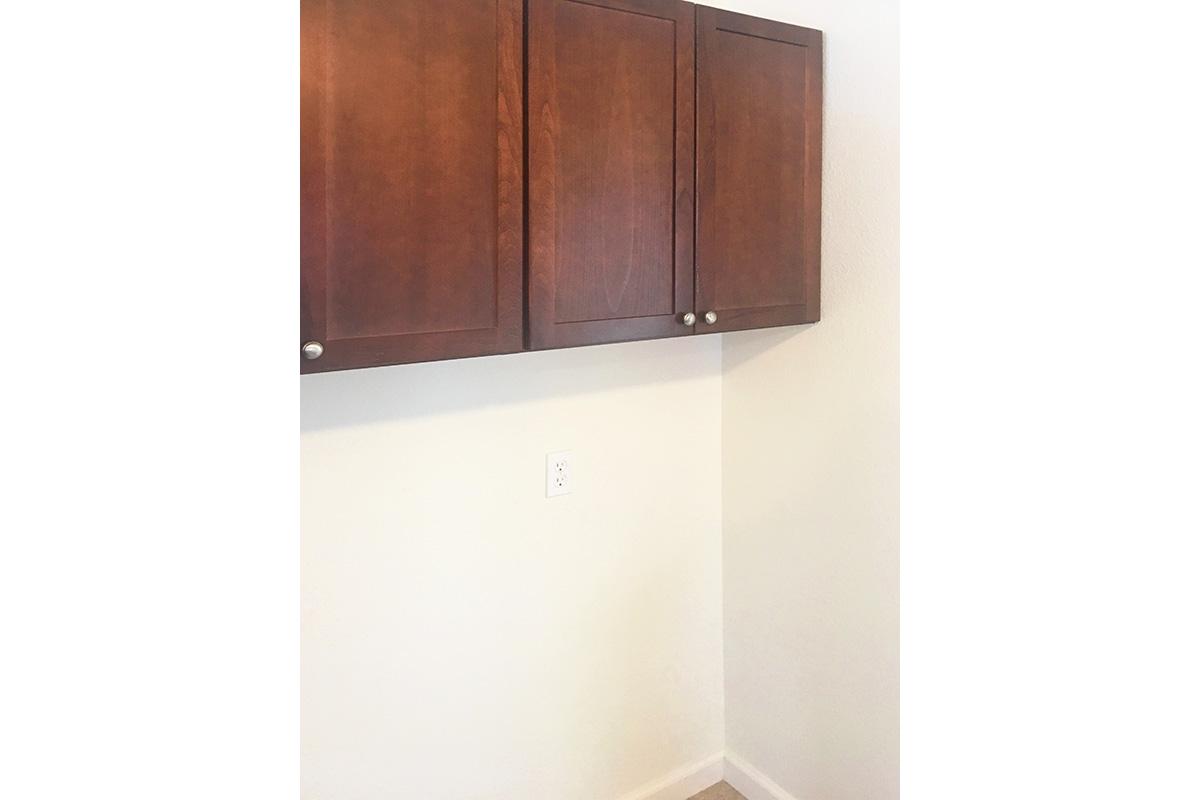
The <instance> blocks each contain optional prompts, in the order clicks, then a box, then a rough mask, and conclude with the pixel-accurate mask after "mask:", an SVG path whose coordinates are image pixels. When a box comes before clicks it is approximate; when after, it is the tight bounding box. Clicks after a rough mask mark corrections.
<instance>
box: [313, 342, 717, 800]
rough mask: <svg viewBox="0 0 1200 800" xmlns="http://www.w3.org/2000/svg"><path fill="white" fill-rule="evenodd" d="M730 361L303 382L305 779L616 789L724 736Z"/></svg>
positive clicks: (707, 346) (589, 359)
mask: <svg viewBox="0 0 1200 800" xmlns="http://www.w3.org/2000/svg"><path fill="white" fill-rule="evenodd" d="M720 361H721V342H720V339H719V337H715V336H709V337H703V338H700V337H697V338H696V339H693V340H673V341H663V342H650V343H639V344H625V345H615V346H608V347H593V348H585V349H580V350H569V351H559V352H553V353H531V354H520V355H514V356H501V357H494V358H485V359H474V360H469V361H459V362H445V363H437V364H426V365H413V366H404V367H392V368H385V369H375V370H362V371H355V372H345V373H335V374H326V375H312V376H306V377H304V378H302V379H301V400H302V436H301V491H302V506H301V519H302V539H303V541H302V568H301V569H302V574H301V581H302V593H303V603H304V615H303V621H302V654H301V655H302V703H301V706H302V718H303V719H302V759H303V760H302V763H303V774H302V785H303V796H304V797H305V798H308V799H309V800H317V798H320V799H321V800H334V799H336V800H380V798H384V797H412V798H437V799H438V800H456V799H458V798H464V799H465V798H487V799H488V800H532V799H533V798H554V800H597V799H599V800H616V798H618V797H621V796H623V795H625V794H627V793H629V792H632V791H634V790H635V789H637V787H639V786H641V785H643V784H646V783H650V782H653V781H656V780H658V779H659V778H662V777H663V776H664V775H666V774H667V773H669V772H671V771H673V770H676V769H679V768H681V767H684V766H686V765H688V764H692V763H695V762H698V761H701V760H703V759H706V758H708V757H710V756H713V755H716V754H719V753H720V752H721V749H722V745H723V718H722V658H721V596H720V593H721V562H720V559H721V538H720V537H721V482H720V471H721V452H720V448H721V439H720V435H721V434H720V431H721V377H720ZM559 449H571V450H573V451H574V456H575V461H574V467H575V475H574V480H575V490H574V493H573V494H572V495H570V496H568V497H562V498H555V499H553V500H547V499H545V497H544V496H543V495H544V477H543V476H544V457H545V454H546V453H548V452H551V451H554V450H559Z"/></svg>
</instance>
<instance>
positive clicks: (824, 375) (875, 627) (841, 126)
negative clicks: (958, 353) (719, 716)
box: [713, 0, 900, 800]
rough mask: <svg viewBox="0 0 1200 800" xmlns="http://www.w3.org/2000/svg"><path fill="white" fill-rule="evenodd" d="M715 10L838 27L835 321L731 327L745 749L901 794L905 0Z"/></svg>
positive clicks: (830, 203)
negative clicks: (901, 5) (901, 7)
mask: <svg viewBox="0 0 1200 800" xmlns="http://www.w3.org/2000/svg"><path fill="white" fill-rule="evenodd" d="M713 5H717V6H721V7H724V8H728V9H730V10H735V11H742V12H744V13H748V14H754V15H757V16H762V17H768V18H772V19H778V20H782V21H784V22H792V23H796V24H799V25H805V26H808V27H813V28H820V29H822V30H823V31H824V32H825V138H824V146H825V150H824V159H825V160H824V176H823V190H824V214H823V241H822V244H823V260H822V265H823V274H822V284H823V291H822V321H821V322H820V323H818V324H816V325H812V326H807V327H804V328H792V329H779V330H774V331H757V332H745V333H737V334H729V335H727V336H726V337H725V340H724V359H723V360H724V380H723V415H722V417H723V424H724V428H723V459H724V460H723V470H722V472H723V486H724V489H723V492H724V495H723V496H724V531H723V536H724V575H725V668H726V684H725V697H726V719H727V725H726V744H727V748H728V750H729V752H730V753H731V754H735V755H736V756H737V757H738V758H740V759H741V760H742V761H743V762H745V763H746V764H749V765H751V766H752V767H753V768H754V769H756V770H757V771H758V772H760V773H762V774H763V775H765V776H766V777H768V778H769V779H770V780H771V781H773V782H774V783H775V784H778V785H779V786H780V787H782V789H784V790H786V792H787V793H789V794H791V795H793V796H794V797H796V798H800V800H841V799H842V798H845V799H846V800H850V799H851V798H853V800H887V799H888V798H894V797H896V796H897V795H898V771H899V768H898V750H899V745H898V736H899V711H898V706H899V700H898V641H899V633H898V614H897V601H898V582H899V578H898V576H899V556H898V538H899V492H900V479H899V347H898V331H899V317H898V307H899V274H898V262H899V254H898V250H899V76H898V71H899V62H898V58H899V56H898V35H899V33H898V24H897V4H896V3H895V2H894V0H854V1H853V2H847V0H757V1H756V0H740V1H739V2H715V3H713Z"/></svg>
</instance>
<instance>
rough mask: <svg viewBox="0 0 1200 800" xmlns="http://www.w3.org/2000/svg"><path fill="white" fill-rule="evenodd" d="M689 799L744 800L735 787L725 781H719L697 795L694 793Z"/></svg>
mask: <svg viewBox="0 0 1200 800" xmlns="http://www.w3.org/2000/svg"><path fill="white" fill-rule="evenodd" d="M691 800H746V798H745V797H743V796H742V795H741V794H739V793H738V791H737V789H734V788H733V787H732V786H730V785H729V784H728V783H726V782H725V781H721V782H720V783H718V784H717V785H716V786H710V787H708V788H707V789H705V790H704V791H703V792H701V793H700V794H698V795H695V796H693V797H692V798H691Z"/></svg>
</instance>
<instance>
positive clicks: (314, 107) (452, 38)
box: [300, 0, 524, 372]
mask: <svg viewBox="0 0 1200 800" xmlns="http://www.w3.org/2000/svg"><path fill="white" fill-rule="evenodd" d="M301 37H302V38H301V332H300V333H301V342H304V341H308V340H316V341H320V342H322V344H323V345H324V347H325V353H324V355H323V356H322V357H321V358H320V359H317V360H315V361H306V360H303V359H302V360H301V370H302V371H303V372H318V371H327V370H333V369H346V368H353V367H366V366H377V365H381V364H396V363H405V362H411V361H424V360H432V359H442V358H457V357H464V356H474V355H484V354H489V353H501V352H512V351H515V350H520V349H521V346H522V331H523V302H522V296H523V263H522V262H523V255H524V254H523V224H524V219H523V214H524V201H523V191H524V176H523V158H524V154H523V151H524V140H523V119H522V110H523V96H522V85H523V81H522V65H523V58H524V54H523V29H522V6H521V2H520V0H405V2H399V3H397V2H389V0H302V3H301Z"/></svg>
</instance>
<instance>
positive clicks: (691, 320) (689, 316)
mask: <svg viewBox="0 0 1200 800" xmlns="http://www.w3.org/2000/svg"><path fill="white" fill-rule="evenodd" d="M683 324H684V325H687V326H688V327H689V328H690V327H692V326H693V325H695V324H696V315H695V314H693V313H692V312H691V311H689V312H687V313H686V314H684V315H683Z"/></svg>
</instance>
